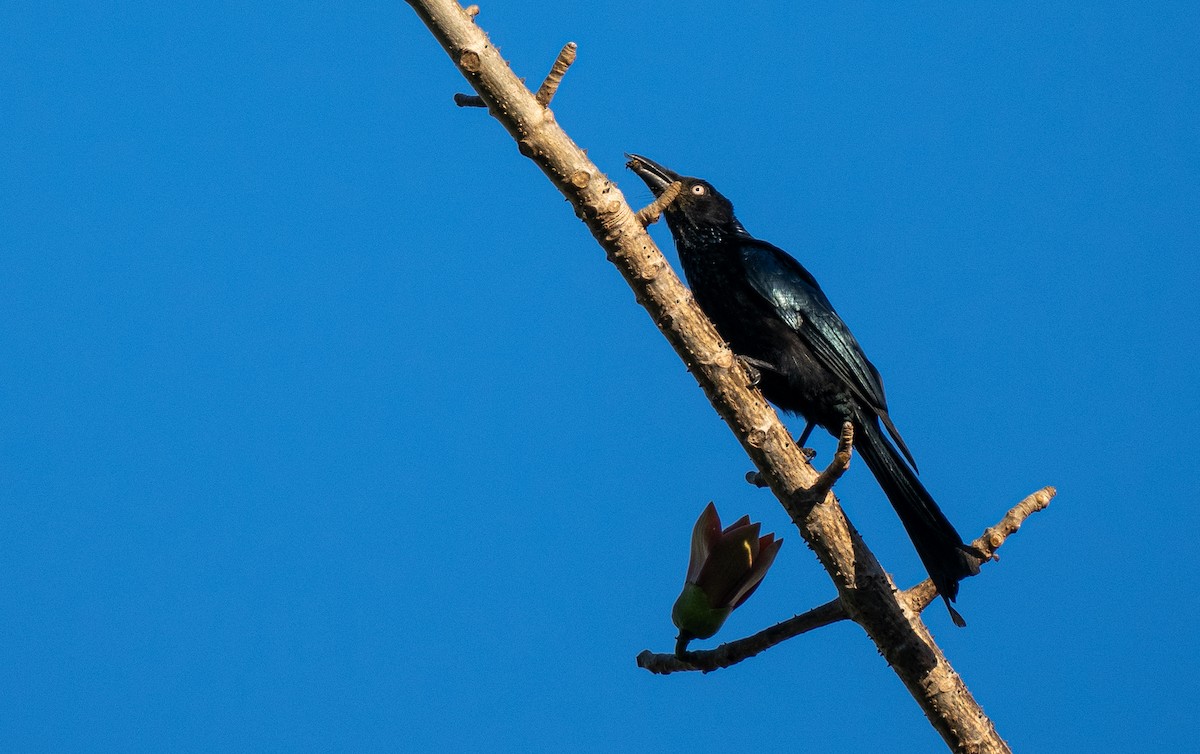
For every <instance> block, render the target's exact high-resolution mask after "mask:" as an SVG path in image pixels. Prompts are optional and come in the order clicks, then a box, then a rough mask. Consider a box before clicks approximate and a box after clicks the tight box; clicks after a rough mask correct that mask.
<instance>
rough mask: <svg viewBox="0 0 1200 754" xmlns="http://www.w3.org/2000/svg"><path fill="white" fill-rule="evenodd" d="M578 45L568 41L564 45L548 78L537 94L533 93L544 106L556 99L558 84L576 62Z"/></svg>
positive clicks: (547, 75)
mask: <svg viewBox="0 0 1200 754" xmlns="http://www.w3.org/2000/svg"><path fill="white" fill-rule="evenodd" d="M577 47H578V46H577V45H576V44H575V43H574V42H567V43H566V44H565V45H563V48H562V50H561V51H560V52H559V53H558V58H556V59H555V61H554V65H553V66H551V68H550V73H548V74H546V80H545V81H543V82H542V85H541V87H539V88H538V90H537V94H535V95H533V98H534V99H536V100H537V101H538V104H539V105H541V106H542V107H549V106H550V100H552V99H554V95H555V93H556V92H558V85H559V84H561V83H562V77H563V74H565V73H566V72H567V69H568V68H570V67H571V64H572V63H574V62H575V50H576V49H577Z"/></svg>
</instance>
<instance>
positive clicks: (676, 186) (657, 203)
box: [637, 181, 683, 228]
mask: <svg viewBox="0 0 1200 754" xmlns="http://www.w3.org/2000/svg"><path fill="white" fill-rule="evenodd" d="M682 190H683V184H682V183H680V182H679V181H675V182H674V183H672V184H671V185H670V186H667V187H666V188H665V189H663V192H662V193H661V194H659V195H658V198H657V199H655V200H654V201H652V202H650V203H649V204H647V205H646V206H645V207H642V208H641V209H639V210H638V211H637V221H638V222H639V223H641V224H642V227H643V228H645V227H646V226H648V225H653V224H654V223H656V222H658V218H660V217H662V213H663V211H664V210H665V209H666V208H667V207H669V206H671V202H673V201H675V198H676V197H677V196H679V192H680V191H682Z"/></svg>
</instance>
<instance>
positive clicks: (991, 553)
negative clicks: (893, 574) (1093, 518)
mask: <svg viewBox="0 0 1200 754" xmlns="http://www.w3.org/2000/svg"><path fill="white" fill-rule="evenodd" d="M1056 493H1057V490H1055V489H1054V488H1053V487H1043V488H1042V489H1040V490H1038V491H1037V492H1035V493H1033V494H1032V495H1030V496H1029V497H1027V498H1025V499H1024V500H1022V501H1021V502H1019V503H1017V504H1016V505H1015V506H1014V507H1013V508H1012V510H1010V511H1009V512H1008V513H1005V514H1004V518H1002V519H1000V522H999V523H997V524H996V525H995V526H993V527H991V528H989V529H985V530H984V532H983V534H982V535H981V536H980V537H979V539H977V540H975V541H974V542H972V543H971V544H972V545H973V546H974V547H976V548H978V549H979V550H982V551H983V553H984V555H986V556H987V557H988V559H989V560H999V559H1000V558H999V556H997V555H996V551H997V550H999V549H1000V546H1001V545H1003V544H1004V541H1005V540H1006V539H1008V538H1009V536H1011V535H1012V534H1013V533H1015V532H1016V531H1017V530H1018V529H1020V528H1021V524H1023V523H1025V519H1027V518H1029V517H1030V516H1032V515H1033V514H1034V513H1037V512H1038V511H1040V510H1045V509H1046V508H1047V507H1048V506H1049V505H1050V500H1051V499H1052V498H1053V497H1054V495H1055V494H1056ZM985 562H986V561H985ZM904 598H905V599H906V600H908V604H909V606H910V607H911V608H912V609H913V610H915V611H917V612H921V611H922V610H924V609H925V608H927V607H929V604H930V603H931V602H933V600H934V599H935V598H937V588H936V587H934V585H933V580H932V579H925V580H924V581H922V582H921V583H920V584H917V585H916V586H914V587H912V588H911V589H906V590H905V591H904Z"/></svg>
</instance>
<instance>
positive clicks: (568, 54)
mask: <svg viewBox="0 0 1200 754" xmlns="http://www.w3.org/2000/svg"><path fill="white" fill-rule="evenodd" d="M465 12H466V14H467V15H468V16H470V17H471V18H474V17H475V16H476V15H477V14H478V13H479V6H478V5H472V6H469V7H467V8H466V9H465ZM577 49H578V45H576V44H575V43H574V42H567V43H566V44H565V45H564V46H563V48H562V50H561V51H559V53H558V57H557V58H555V60H554V65H552V66H551V67H550V73H548V74H546V80H545V81H543V82H542V85H541V87H539V88H538V90H537V94H535V95H534V99H536V100H537V101H538V104H539V105H541V106H542V107H548V106H549V105H550V100H552V99H554V95H555V94H556V93H557V92H558V85H559V84H561V83H562V78H563V75H564V74H566V72H567V69H568V68H570V67H571V64H572V63H574V62H575V52H576V50H577ZM454 104H456V105H458V106H459V107H487V103H486V102H484V101H483V97H480V96H479V95H478V94H463V93H461V92H459V93H458V94H455V95H454ZM676 194H678V192H676ZM663 206H664V207H665V206H666V205H663ZM655 219H656V220H657V219H658V218H655ZM642 225H643V226H645V225H646V223H642Z"/></svg>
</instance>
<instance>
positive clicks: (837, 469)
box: [808, 422, 854, 502]
mask: <svg viewBox="0 0 1200 754" xmlns="http://www.w3.org/2000/svg"><path fill="white" fill-rule="evenodd" d="M853 446H854V425H853V424H851V423H850V422H846V423H844V424H842V434H841V436H840V437H839V438H838V446H837V451H836V452H835V453H834V454H833V460H831V461H830V462H829V465H828V466H826V467H825V470H824V471H822V472H821V475H820V476H818V477H817V481H815V482H813V484H812V486H811V487H809V488H808V493H809V494H810V495H812V498H813V500H815V501H818V502H819V501H821V500H824V499H825V496H826V495H828V494H829V491H830V490H831V489H833V485H834V483H836V482H837V480H839V479H841V478H842V474H844V473H845V472H846V469H848V468H850V450H851V448H853Z"/></svg>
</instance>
